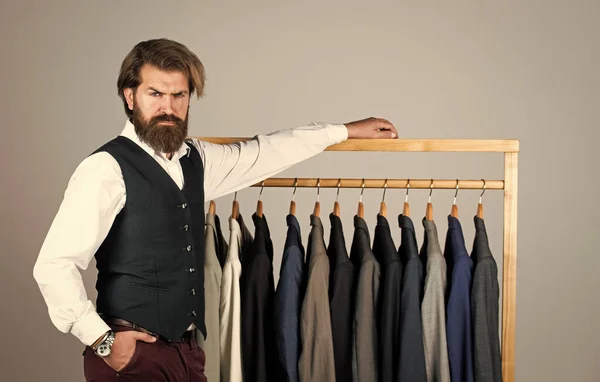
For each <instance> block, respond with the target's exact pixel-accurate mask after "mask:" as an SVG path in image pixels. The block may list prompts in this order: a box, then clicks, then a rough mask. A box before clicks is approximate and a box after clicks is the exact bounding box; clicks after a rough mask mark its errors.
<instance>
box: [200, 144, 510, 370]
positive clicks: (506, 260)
mask: <svg viewBox="0 0 600 382" xmlns="http://www.w3.org/2000/svg"><path fill="white" fill-rule="evenodd" d="M197 138H198V139H200V140H203V141H207V142H212V143H220V144H230V143H235V142H240V141H247V140H250V139H252V138H248V137H244V138H235V137H197ZM326 151H379V152H460V153H464V152H478V153H483V152H486V153H504V179H502V180H485V181H484V182H482V181H481V180H464V179H458V180H457V179H410V186H409V179H349V178H341V179H338V178H318V179H315V178H269V179H265V180H264V182H260V183H257V184H254V185H253V187H317V185H318V186H319V187H326V188H337V187H340V188H383V187H384V186H385V187H387V188H407V187H408V186H409V187H410V188H417V189H423V188H431V189H433V188H436V189H453V188H455V187H457V185H458V187H459V188H461V189H480V190H481V189H482V188H483V186H484V185H485V189H489V190H504V246H503V260H502V264H503V272H502V343H501V347H502V379H503V380H504V382H514V380H515V323H516V292H517V285H516V281H517V277H516V273H517V190H518V158H519V141H518V140H460V139H348V140H346V141H344V142H342V143H339V144H336V145H333V146H329V147H328V148H327V149H326ZM386 183H387V184H386Z"/></svg>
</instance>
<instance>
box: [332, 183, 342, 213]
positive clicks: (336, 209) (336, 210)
mask: <svg viewBox="0 0 600 382" xmlns="http://www.w3.org/2000/svg"><path fill="white" fill-rule="evenodd" d="M341 184H342V178H339V179H338V184H337V193H336V195H335V203H333V214H334V215H335V216H337V217H339V216H340V203H339V202H338V198H339V196H340V185H341Z"/></svg>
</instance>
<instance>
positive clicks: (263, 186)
mask: <svg viewBox="0 0 600 382" xmlns="http://www.w3.org/2000/svg"><path fill="white" fill-rule="evenodd" d="M263 188H265V181H264V180H263V181H262V183H261V184H260V192H259V193H258V200H260V197H261V196H262V192H263Z"/></svg>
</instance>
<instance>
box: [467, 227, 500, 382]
mask: <svg viewBox="0 0 600 382" xmlns="http://www.w3.org/2000/svg"><path fill="white" fill-rule="evenodd" d="M474 220H475V240H474V243H473V253H472V254H471V259H472V260H473V262H474V263H475V272H474V273H473V286H472V289H471V316H472V317H473V342H474V357H473V358H474V360H473V361H474V362H473V369H474V370H473V371H474V376H475V382H500V381H502V357H501V353H500V337H499V333H498V331H499V329H498V321H499V307H498V304H499V302H498V300H499V298H500V288H499V285H498V267H497V266H496V260H494V257H493V256H492V251H491V250H490V247H489V244H488V237H487V232H486V229H485V223H484V222H483V219H480V218H478V217H477V216H475V217H474Z"/></svg>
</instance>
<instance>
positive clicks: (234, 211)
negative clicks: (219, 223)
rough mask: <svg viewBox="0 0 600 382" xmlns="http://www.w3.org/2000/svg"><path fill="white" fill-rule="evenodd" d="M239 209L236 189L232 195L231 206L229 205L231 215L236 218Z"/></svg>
mask: <svg viewBox="0 0 600 382" xmlns="http://www.w3.org/2000/svg"><path fill="white" fill-rule="evenodd" d="M239 210H240V204H239V203H238V201H237V191H236V192H235V194H234V195H233V206H232V207H231V217H232V218H234V219H237V217H238V212H239Z"/></svg>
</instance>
